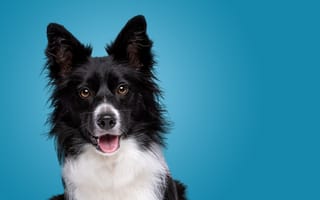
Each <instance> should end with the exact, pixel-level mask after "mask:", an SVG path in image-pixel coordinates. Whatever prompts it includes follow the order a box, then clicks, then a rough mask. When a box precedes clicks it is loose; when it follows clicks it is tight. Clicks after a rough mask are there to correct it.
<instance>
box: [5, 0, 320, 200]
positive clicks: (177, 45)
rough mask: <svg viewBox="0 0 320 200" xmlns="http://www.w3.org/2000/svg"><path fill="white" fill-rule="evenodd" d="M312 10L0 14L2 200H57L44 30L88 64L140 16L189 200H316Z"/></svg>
mask: <svg viewBox="0 0 320 200" xmlns="http://www.w3.org/2000/svg"><path fill="white" fill-rule="evenodd" d="M318 2H319V1H309V0H304V1H302V0H301V1H295V0H293V1H284V0H280V1H275V0H269V1H253V0H252V1H250V0H244V1H233V0H224V1H222V0H221V1H202V0H198V1H161V2H160V1H157V2H155V1H153V2H151V1H147V0H145V1H124V0H120V1H115V0H113V1H107V0H104V1H102V0H100V1H81V0H77V1H71V0H70V1H62V0H56V1H36V0H29V1H17V0H10V1H9V0H3V1H2V2H1V7H0V28H1V29H0V33H1V34H0V44H1V47H0V56H1V59H0V63H1V64H0V87H1V88H0V92H1V93H0V94H1V96H0V109H1V112H0V135H1V137H0V153H1V164H0V177H1V182H0V199H2V200H21V199H48V198H49V197H50V196H51V195H53V194H57V193H61V192H62V191H63V188H62V184H61V180H60V167H59V164H58V160H57V158H56V154H55V150H54V145H53V141H52V140H50V139H48V138H47V136H46V133H47V132H48V125H46V124H45V122H46V119H47V117H48V114H49V113H50V111H51V109H50V107H49V104H48V103H47V100H48V97H49V94H50V93H49V89H48V88H46V83H47V80H46V78H45V73H41V71H42V69H43V66H44V63H45V56H44V49H45V47H46V42H47V41H46V26H47V24H48V23H50V22H58V23H61V24H63V25H65V26H66V27H67V28H68V29H69V30H70V31H71V32H72V33H74V35H76V36H77V37H78V38H79V39H80V40H81V41H82V42H83V43H86V44H89V43H90V44H92V46H93V47H94V50H93V55H94V56H104V55H106V53H105V51H104V46H105V45H106V44H107V43H109V42H110V41H111V40H113V39H114V38H115V37H116V35H117V33H118V32H119V31H120V29H121V28H122V26H123V25H124V24H125V23H126V21H127V20H128V19H129V18H131V17H133V16H134V15H137V14H143V15H145V16H146V18H147V21H148V33H149V35H150V37H151V38H152V39H153V40H154V52H155V54H156V55H157V57H156V59H157V61H158V65H157V68H156V69H157V70H156V72H157V75H158V77H159V84H160V85H161V88H162V89H163V91H164V100H163V103H164V104H165V105H166V108H167V110H168V118H169V119H170V120H171V121H172V122H173V126H172V129H171V131H170V134H169V135H168V137H167V139H168V140H167V144H168V145H167V147H168V148H167V149H166V150H165V156H166V159H167V161H168V164H169V166H170V169H171V172H172V174H173V176H174V177H176V178H178V179H180V180H182V181H183V182H184V183H185V184H187V185H188V196H189V199H192V200H204V199H207V200H220V199H221V200H235V199H237V200H240V199H244V200H270V199H273V200H283V199H290V200H293V199H308V200H319V199H320V156H319V155H320V114H319V113H320V108H319V103H320V95H319V92H320V91H319V86H320V81H319V79H320V77H319V76H320V70H319V68H320V61H319V58H320V41H319V37H320V26H319V20H320V12H319V9H320V5H319V3H318Z"/></svg>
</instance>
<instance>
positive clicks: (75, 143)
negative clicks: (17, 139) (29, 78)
mask: <svg viewBox="0 0 320 200" xmlns="http://www.w3.org/2000/svg"><path fill="white" fill-rule="evenodd" d="M47 34H48V47H47V50H46V55H47V58H48V62H47V67H48V69H49V78H50V80H51V83H52V85H53V86H54V91H53V95H52V103H53V107H54V111H53V115H52V118H51V122H52V125H53V127H52V131H51V135H53V136H55V137H56V139H57V145H58V151H59V154H60V157H64V156H67V155H69V154H77V153H79V151H81V147H82V146H84V145H86V144H92V145H94V146H95V147H96V148H97V150H98V152H100V153H102V154H104V155H112V154H114V153H116V152H117V150H118V149H119V148H121V141H122V140H125V139H126V138H129V137H131V138H134V139H135V140H136V141H137V142H138V143H139V144H140V145H141V147H142V148H148V144H150V142H156V143H159V144H162V138H161V134H160V133H161V132H162V131H163V128H164V120H163V118H162V115H161V112H162V111H161V108H160V106H159V103H158V95H159V93H160V91H159V89H158V87H157V85H156V84H155V83H154V76H153V73H152V67H153V64H154V60H153V56H152V52H151V47H152V42H151V40H150V39H149V38H148V36H147V34H146V22H145V19H144V17H142V16H136V17H134V18H132V19H131V20H130V21H129V22H128V23H127V24H126V25H125V27H124V28H123V29H122V31H121V32H120V33H119V35H118V36H117V38H116V40H115V41H114V42H113V43H112V44H111V45H109V46H108V47H107V49H106V50H107V52H108V54H109V55H107V56H105V57H91V47H89V46H85V45H83V44H81V43H80V42H79V41H78V40H77V39H76V38H75V37H74V36H73V35H72V34H71V33H70V32H68V31H67V30H66V29H65V28H64V27H63V26H61V25H58V24H50V25H49V26H48V30H47Z"/></svg>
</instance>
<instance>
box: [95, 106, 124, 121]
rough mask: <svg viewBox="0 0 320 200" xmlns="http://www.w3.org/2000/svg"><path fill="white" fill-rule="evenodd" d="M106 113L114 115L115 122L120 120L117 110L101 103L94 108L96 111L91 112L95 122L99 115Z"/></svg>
mask: <svg viewBox="0 0 320 200" xmlns="http://www.w3.org/2000/svg"><path fill="white" fill-rule="evenodd" d="M107 113H108V114H114V115H115V117H116V119H117V120H119V119H120V117H119V112H118V110H117V109H115V108H114V107H113V106H112V105H111V104H108V103H101V104H99V105H98V106H97V107H96V109H95V110H94V112H93V114H94V119H95V120H96V119H97V117H98V116H99V115H100V114H107Z"/></svg>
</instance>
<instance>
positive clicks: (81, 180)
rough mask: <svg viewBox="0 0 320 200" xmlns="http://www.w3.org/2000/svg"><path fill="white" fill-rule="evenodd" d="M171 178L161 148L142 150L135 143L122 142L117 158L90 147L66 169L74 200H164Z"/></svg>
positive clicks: (70, 196) (68, 189)
mask: <svg viewBox="0 0 320 200" xmlns="http://www.w3.org/2000/svg"><path fill="white" fill-rule="evenodd" d="M167 174H168V169H167V165H166V163H165V161H164V159H163V156H162V150H161V148H160V146H159V145H153V146H152V148H151V149H150V150H141V149H139V147H138V145H137V144H136V142H135V140H133V139H124V140H122V141H121V148H120V149H119V151H118V152H116V154H115V155H112V156H105V155H101V154H99V153H98V152H97V151H96V150H95V148H94V146H92V145H87V146H86V147H84V150H83V152H82V153H81V154H80V155H79V156H77V157H76V158H66V161H65V163H64V165H63V179H64V181H65V187H66V196H68V199H70V200H88V199H97V200H109V199H112V200H129V199H130V200H160V199H163V191H164V187H165V184H166V176H167Z"/></svg>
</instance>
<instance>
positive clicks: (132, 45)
mask: <svg viewBox="0 0 320 200" xmlns="http://www.w3.org/2000/svg"><path fill="white" fill-rule="evenodd" d="M151 48H152V41H151V40H150V39H149V37H148V35H147V23H146V20H145V18H144V16H142V15H138V16H135V17H133V18H132V19H130V20H129V21H128V22H127V24H126V25H125V26H124V27H123V29H122V30H121V31H120V33H119V35H118V36H117V38H116V40H115V41H114V42H113V43H111V44H110V45H108V46H107V48H106V50H107V52H108V54H109V55H112V56H113V58H114V59H115V60H117V61H120V62H128V63H129V65H131V66H133V67H135V68H137V69H149V68H150V67H152V65H153V64H154V60H153V55H152V52H151Z"/></svg>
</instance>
